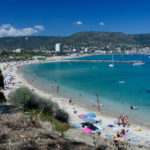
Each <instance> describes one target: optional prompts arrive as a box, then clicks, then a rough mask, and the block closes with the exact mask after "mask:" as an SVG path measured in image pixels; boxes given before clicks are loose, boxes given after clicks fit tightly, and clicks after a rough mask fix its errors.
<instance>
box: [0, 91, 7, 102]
mask: <svg viewBox="0 0 150 150" xmlns="http://www.w3.org/2000/svg"><path fill="white" fill-rule="evenodd" d="M5 102H6V98H5V95H4V93H3V92H1V91H0V103H5Z"/></svg>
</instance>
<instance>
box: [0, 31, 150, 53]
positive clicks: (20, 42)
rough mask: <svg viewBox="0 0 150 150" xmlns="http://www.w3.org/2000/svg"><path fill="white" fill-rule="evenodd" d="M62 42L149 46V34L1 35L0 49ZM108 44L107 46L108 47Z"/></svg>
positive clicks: (49, 47) (67, 45) (100, 46)
mask: <svg viewBox="0 0 150 150" xmlns="http://www.w3.org/2000/svg"><path fill="white" fill-rule="evenodd" d="M58 42H60V43H62V45H63V47H64V49H73V48H78V49H80V48H84V47H89V48H94V47H95V48H97V49H110V48H111V49H115V48H117V47H120V48H122V49H123V48H124V49H131V48H134V47H136V46H139V47H146V46H148V47H150V34H132V35H129V34H124V33H121V32H78V33H75V34H73V35H71V36H67V37H55V36H24V37H1V38H0V50H13V49H17V48H22V49H25V50H33V49H40V50H43V49H45V50H54V46H55V44H56V43H58ZM108 45H109V47H108Z"/></svg>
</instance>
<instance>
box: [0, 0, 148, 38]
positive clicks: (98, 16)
mask: <svg viewBox="0 0 150 150" xmlns="http://www.w3.org/2000/svg"><path fill="white" fill-rule="evenodd" d="M0 3H1V4H0V37H3V36H21V35H47V36H68V35H71V34H73V33H76V32H80V31H111V32H124V33H128V34H134V33H150V0H1V1H0Z"/></svg>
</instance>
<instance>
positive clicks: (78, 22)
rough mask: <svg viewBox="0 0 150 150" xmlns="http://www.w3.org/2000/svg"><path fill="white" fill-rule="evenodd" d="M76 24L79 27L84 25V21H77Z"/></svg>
mask: <svg viewBox="0 0 150 150" xmlns="http://www.w3.org/2000/svg"><path fill="white" fill-rule="evenodd" d="M75 24H77V25H82V24H83V22H82V21H77V22H75Z"/></svg>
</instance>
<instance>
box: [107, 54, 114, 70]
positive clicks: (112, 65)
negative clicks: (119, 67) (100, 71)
mask: <svg viewBox="0 0 150 150" xmlns="http://www.w3.org/2000/svg"><path fill="white" fill-rule="evenodd" d="M111 57H112V63H111V64H109V65H108V66H109V67H110V68H112V67H114V57H113V53H112V55H111Z"/></svg>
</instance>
